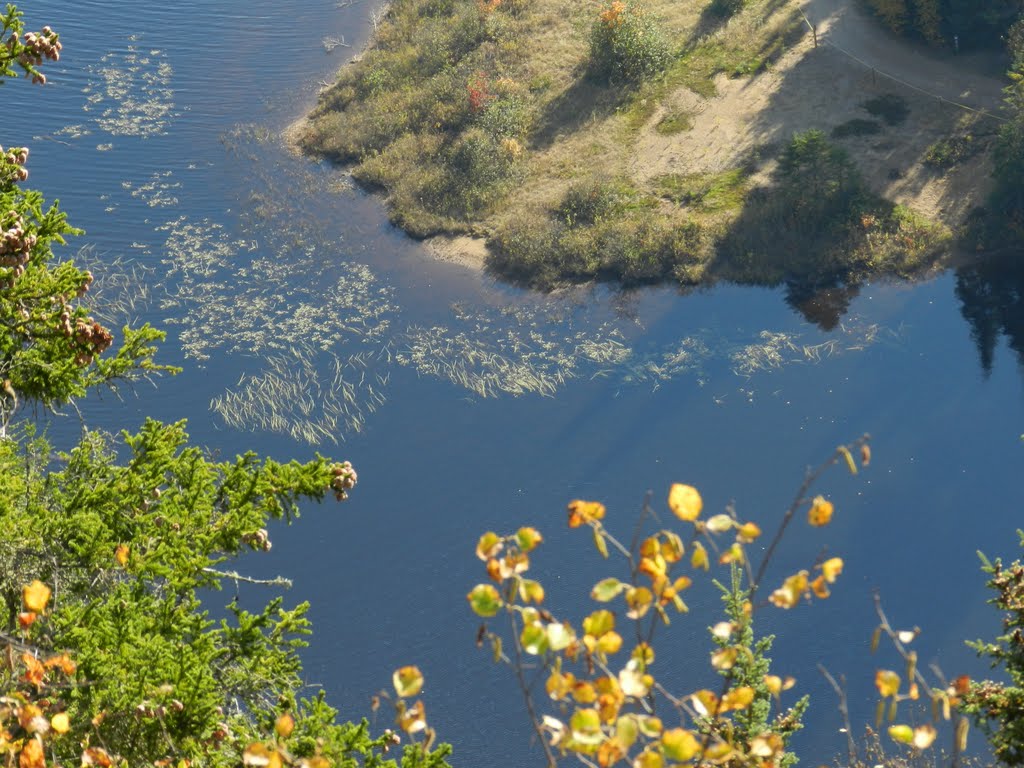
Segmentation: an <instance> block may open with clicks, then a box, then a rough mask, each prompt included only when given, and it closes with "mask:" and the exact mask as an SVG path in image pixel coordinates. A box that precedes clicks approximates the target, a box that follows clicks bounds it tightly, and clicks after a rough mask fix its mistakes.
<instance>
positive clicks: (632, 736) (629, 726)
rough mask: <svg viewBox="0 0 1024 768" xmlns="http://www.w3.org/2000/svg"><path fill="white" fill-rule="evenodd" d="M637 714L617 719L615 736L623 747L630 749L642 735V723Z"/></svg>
mask: <svg viewBox="0 0 1024 768" xmlns="http://www.w3.org/2000/svg"><path fill="white" fill-rule="evenodd" d="M637 719H638V718H637V716H636V715H623V716H622V717H620V718H619V719H618V720H616V721H615V738H616V739H618V740H619V742H620V743H621V744H622V746H623V747H625V748H626V749H629V748H630V747H632V746H633V745H634V744H636V740H637V739H638V738H639V737H640V725H639V723H638V722H637Z"/></svg>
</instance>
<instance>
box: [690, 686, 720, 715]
mask: <svg viewBox="0 0 1024 768" xmlns="http://www.w3.org/2000/svg"><path fill="white" fill-rule="evenodd" d="M690 703H691V704H692V705H693V708H694V709H695V710H697V714H698V715H700V716H701V717H709V716H710V715H711V713H712V712H716V711H718V697H717V696H716V695H715V694H714V692H713V691H709V690H708V689H707V688H702V689H701V690H699V691H697V692H696V693H694V694H693V695H691V696H690Z"/></svg>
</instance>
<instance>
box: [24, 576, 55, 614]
mask: <svg viewBox="0 0 1024 768" xmlns="http://www.w3.org/2000/svg"><path fill="white" fill-rule="evenodd" d="M21 599H22V600H23V601H24V603H25V609H26V610H29V611H32V612H33V613H42V612H43V611H45V610H46V604H47V603H48V602H50V588H49V587H48V586H46V585H45V584H43V582H41V581H39V580H38V579H36V580H35V581H33V582H32V583H31V584H26V585H25V586H24V587H23V588H22V590H21Z"/></svg>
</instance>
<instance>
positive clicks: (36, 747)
mask: <svg viewBox="0 0 1024 768" xmlns="http://www.w3.org/2000/svg"><path fill="white" fill-rule="evenodd" d="M12 764H13V763H12ZM18 766H19V768H45V766H46V757H45V755H44V754H43V745H42V744H41V743H40V742H39V741H38V740H37V739H29V740H28V741H26V742H25V745H24V746H23V747H22V748H21V754H20V755H18Z"/></svg>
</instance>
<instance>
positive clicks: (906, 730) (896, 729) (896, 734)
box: [889, 725, 914, 744]
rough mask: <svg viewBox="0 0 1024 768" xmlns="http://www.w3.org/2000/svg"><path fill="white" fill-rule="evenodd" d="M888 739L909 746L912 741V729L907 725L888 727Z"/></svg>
mask: <svg viewBox="0 0 1024 768" xmlns="http://www.w3.org/2000/svg"><path fill="white" fill-rule="evenodd" d="M889 738H890V739H892V740H893V741H898V742H899V743H900V744H910V743H912V742H913V741H914V729H913V728H911V727H910V726H909V725H890V726H889Z"/></svg>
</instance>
